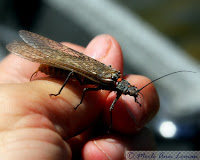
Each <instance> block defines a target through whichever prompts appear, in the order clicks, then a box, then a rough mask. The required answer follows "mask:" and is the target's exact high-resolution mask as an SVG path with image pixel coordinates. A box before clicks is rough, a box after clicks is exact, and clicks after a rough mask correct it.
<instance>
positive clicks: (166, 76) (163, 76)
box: [138, 70, 196, 92]
mask: <svg viewBox="0 0 200 160" xmlns="http://www.w3.org/2000/svg"><path fill="white" fill-rule="evenodd" d="M179 72H192V73H196V72H193V71H185V70H183V71H176V72H172V73H169V74H166V75H164V76H161V77H159V78H156V79H154V80H153V81H151V82H149V83H148V84H146V85H145V86H144V87H142V88H140V89H138V92H139V91H141V90H142V89H144V88H145V87H147V86H148V85H150V84H151V83H153V82H155V81H157V80H159V79H161V78H164V77H167V76H169V75H171V74H175V73H179Z"/></svg>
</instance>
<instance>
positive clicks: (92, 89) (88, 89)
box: [74, 88, 101, 109]
mask: <svg viewBox="0 0 200 160" xmlns="http://www.w3.org/2000/svg"><path fill="white" fill-rule="evenodd" d="M98 90H101V88H84V89H83V95H82V98H81V101H80V103H79V104H78V105H77V106H76V107H75V108H74V109H77V108H78V106H80V104H81V103H82V102H83V98H84V96H85V92H87V91H98Z"/></svg>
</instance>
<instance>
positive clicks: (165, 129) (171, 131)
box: [159, 121, 177, 138]
mask: <svg viewBox="0 0 200 160" xmlns="http://www.w3.org/2000/svg"><path fill="white" fill-rule="evenodd" d="M159 130H160V133H161V135H162V136H163V137H165V138H172V137H174V135H175V134H176V131H177V129H176V126H175V124H174V123H173V122H171V121H165V122H163V123H161V125H160V129H159Z"/></svg>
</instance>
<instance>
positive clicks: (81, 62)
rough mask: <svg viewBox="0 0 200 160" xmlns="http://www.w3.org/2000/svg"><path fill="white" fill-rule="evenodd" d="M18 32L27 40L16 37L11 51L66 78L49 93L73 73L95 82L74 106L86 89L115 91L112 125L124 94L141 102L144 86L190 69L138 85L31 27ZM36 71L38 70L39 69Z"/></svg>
mask: <svg viewBox="0 0 200 160" xmlns="http://www.w3.org/2000/svg"><path fill="white" fill-rule="evenodd" d="M19 35H20V37H21V38H22V39H23V40H24V41H15V42H13V43H11V44H8V45H7V49H8V50H9V51H10V52H11V53H14V54H16V55H18V56H20V57H22V58H25V59H28V60H30V61H33V62H37V63H40V64H41V65H40V67H39V68H38V71H41V72H44V73H45V74H47V75H53V76H56V77H65V78H66V80H65V82H64V84H63V85H62V87H61V89H60V90H59V92H58V93H57V94H50V96H58V95H59V94H60V93H61V91H62V89H63V88H64V86H65V85H66V84H67V82H68V80H69V79H70V77H72V76H73V77H75V78H76V79H77V80H78V81H79V82H80V84H83V85H88V84H89V85H93V86H94V87H93V88H84V90H83V95H82V98H81V101H80V103H79V104H78V105H77V106H76V107H75V109H77V108H78V106H79V105H80V104H81V103H82V101H83V99H84V96H85V93H86V92H88V91H98V90H109V91H116V98H115V99H114V101H113V102H112V104H111V106H110V119H111V125H110V127H112V110H113V108H114V106H115V104H116V102H117V100H118V99H119V98H120V96H121V95H122V94H125V95H130V96H133V97H134V98H135V102H136V103H138V104H139V106H141V104H140V103H139V102H138V96H139V92H140V91H141V90H142V89H144V88H145V87H147V86H148V85H150V84H151V83H153V82H155V81H157V80H158V79H161V78H163V77H165V76H168V75H170V74H174V73H178V72H190V71H177V72H172V73H170V74H167V75H164V76H162V77H160V78H157V79H155V80H154V81H152V82H150V83H148V84H147V85H145V86H144V87H142V88H140V89H137V87H135V86H134V85H131V84H130V83H129V82H128V81H127V80H125V79H122V78H121V77H122V75H121V73H120V71H118V70H116V69H114V68H112V67H111V66H107V65H105V64H103V63H101V62H99V61H97V60H95V59H93V58H91V57H89V56H87V55H84V54H83V53H80V52H78V51H75V50H73V49H71V48H69V47H67V46H64V45H62V44H61V43H58V42H55V41H53V40H51V39H48V38H46V37H43V36H41V35H39V34H36V33H32V32H29V31H25V30H21V31H19ZM35 73H37V71H36V72H35ZM35 73H34V74H35ZM31 78H32V77H31Z"/></svg>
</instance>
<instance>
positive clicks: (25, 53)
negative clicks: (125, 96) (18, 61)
mask: <svg viewBox="0 0 200 160" xmlns="http://www.w3.org/2000/svg"><path fill="white" fill-rule="evenodd" d="M19 34H20V36H21V38H22V39H23V40H24V41H25V42H26V43H27V44H28V45H27V44H26V43H23V42H14V43H12V44H10V45H8V46H7V48H8V50H9V51H11V52H12V53H15V54H17V55H20V56H21V57H23V58H26V59H28V60H31V61H35V62H39V63H42V64H46V65H50V66H53V67H57V68H62V69H65V70H70V71H74V72H75V73H77V74H80V75H82V76H84V77H86V78H88V79H91V80H93V81H96V82H98V83H102V82H103V83H109V82H111V81H112V80H111V77H112V75H113V74H115V73H118V74H119V71H118V70H115V69H113V68H111V67H108V66H106V65H105V64H103V63H101V62H99V61H97V60H95V59H93V58H91V57H88V56H86V55H84V54H83V53H79V52H78V51H75V50H73V49H71V48H69V47H66V46H64V45H62V44H60V43H58V42H55V41H53V40H50V39H48V38H46V37H43V36H41V35H38V34H35V33H32V32H29V31H24V30H22V31H20V32H19ZM18 45H19V46H18Z"/></svg>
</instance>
